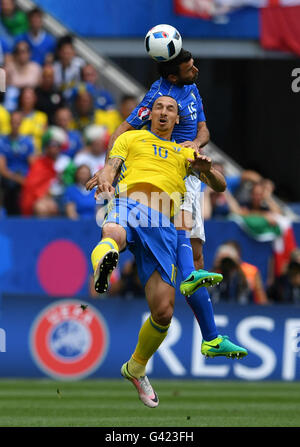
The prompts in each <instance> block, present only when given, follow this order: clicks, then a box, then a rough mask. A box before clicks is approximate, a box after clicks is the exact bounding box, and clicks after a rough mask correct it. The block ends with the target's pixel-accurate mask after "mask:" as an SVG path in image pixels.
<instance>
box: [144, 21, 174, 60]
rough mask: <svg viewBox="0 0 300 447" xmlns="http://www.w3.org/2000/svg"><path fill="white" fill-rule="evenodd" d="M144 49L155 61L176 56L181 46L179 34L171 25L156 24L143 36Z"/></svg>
mask: <svg viewBox="0 0 300 447" xmlns="http://www.w3.org/2000/svg"><path fill="white" fill-rule="evenodd" d="M145 46H146V51H147V53H148V54H149V56H151V57H152V58H153V59H154V60H156V61H157V62H166V61H169V60H171V59H174V57H176V56H178V54H179V53H180V50H181V48H182V39H181V35H180V34H179V32H178V31H177V29H176V28H174V27H173V26H171V25H156V26H155V27H154V28H151V29H150V31H148V33H147V34H146V37H145Z"/></svg>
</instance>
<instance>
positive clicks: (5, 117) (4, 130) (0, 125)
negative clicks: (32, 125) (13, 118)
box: [0, 104, 10, 135]
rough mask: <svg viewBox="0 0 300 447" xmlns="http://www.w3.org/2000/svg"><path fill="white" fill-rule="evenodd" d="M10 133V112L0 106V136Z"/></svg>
mask: <svg viewBox="0 0 300 447" xmlns="http://www.w3.org/2000/svg"><path fill="white" fill-rule="evenodd" d="M9 132H10V116H9V113H8V111H7V110H6V109H5V107H3V105H2V104H0V135H7V134H9Z"/></svg>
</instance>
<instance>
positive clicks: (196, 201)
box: [180, 175, 205, 242]
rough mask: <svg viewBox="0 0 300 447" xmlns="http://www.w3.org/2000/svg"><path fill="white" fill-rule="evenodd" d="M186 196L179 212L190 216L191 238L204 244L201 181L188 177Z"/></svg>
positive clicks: (186, 180)
mask: <svg viewBox="0 0 300 447" xmlns="http://www.w3.org/2000/svg"><path fill="white" fill-rule="evenodd" d="M185 187H186V191H187V192H186V194H185V199H184V202H183V203H182V205H181V206H180V209H181V210H185V211H189V212H190V213H191V214H192V219H193V227H192V230H191V238H197V239H201V241H203V242H205V233H204V224H203V219H202V209H203V193H201V181H200V180H199V179H198V178H197V177H196V176H194V175H189V176H188V177H187V178H186V179H185Z"/></svg>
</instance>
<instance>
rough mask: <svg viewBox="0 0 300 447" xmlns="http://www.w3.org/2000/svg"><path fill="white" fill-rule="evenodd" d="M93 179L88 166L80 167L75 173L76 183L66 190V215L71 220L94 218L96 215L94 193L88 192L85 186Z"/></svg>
mask: <svg viewBox="0 0 300 447" xmlns="http://www.w3.org/2000/svg"><path fill="white" fill-rule="evenodd" d="M90 178H91V171H90V168H89V167H88V166H87V165H81V166H78V168H77V169H76V172H75V183H74V184H73V185H70V186H68V187H67V188H66V191H65V198H64V201H65V206H66V215H67V217H69V218H70V219H79V218H93V217H95V214H96V201H95V197H94V191H87V190H86V187H85V184H86V182H87V181H88V180H89V179H90Z"/></svg>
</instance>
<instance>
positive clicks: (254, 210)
mask: <svg viewBox="0 0 300 447" xmlns="http://www.w3.org/2000/svg"><path fill="white" fill-rule="evenodd" d="M273 191H274V183H273V182H271V181H270V180H267V179H263V180H262V181H261V182H259V183H255V184H254V185H253V186H252V189H251V195H250V199H249V200H248V201H247V202H246V203H244V204H243V205H242V206H241V211H240V212H241V214H243V215H247V214H260V215H262V216H264V217H265V218H266V219H267V220H268V222H269V223H270V224H271V225H272V224H274V225H275V224H276V221H275V220H274V218H273V216H272V214H273V213H275V214H283V212H282V209H281V207H280V206H279V205H278V204H277V203H276V202H275V200H274V199H273V197H272V194H273Z"/></svg>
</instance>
